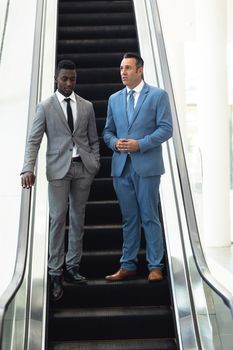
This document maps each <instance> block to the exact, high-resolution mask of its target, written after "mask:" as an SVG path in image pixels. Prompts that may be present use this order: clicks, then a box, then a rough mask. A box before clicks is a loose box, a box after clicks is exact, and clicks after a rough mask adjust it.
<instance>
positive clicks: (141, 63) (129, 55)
mask: <svg viewBox="0 0 233 350" xmlns="http://www.w3.org/2000/svg"><path fill="white" fill-rule="evenodd" d="M123 58H135V60H136V66H137V68H140V67H143V66H144V61H143V59H142V57H141V56H140V55H138V54H136V53H133V52H126V53H125V54H124V56H123Z"/></svg>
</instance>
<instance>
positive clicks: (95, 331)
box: [50, 313, 174, 340]
mask: <svg viewBox="0 0 233 350" xmlns="http://www.w3.org/2000/svg"><path fill="white" fill-rule="evenodd" d="M52 322H53V329H51V334H50V339H51V340H53V339H54V338H55V339H56V340H86V339H89V340H91V339H93V340H94V339H123V338H126V339H129V338H134V337H135V334H140V337H141V338H152V337H156V338H167V337H174V332H173V324H172V322H173V321H172V315H171V313H165V314H164V315H154V316H148V315H146V316H140V315H137V316H136V315H135V316H134V317H127V316H125V317H111V315H109V316H108V317H99V318H98V319H96V317H82V318H74V319H70V318H64V319H63V320H58V319H53V321H52ZM64 326H65V328H66V332H64Z"/></svg>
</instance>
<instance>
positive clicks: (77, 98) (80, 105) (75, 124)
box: [74, 94, 83, 132]
mask: <svg viewBox="0 0 233 350" xmlns="http://www.w3.org/2000/svg"><path fill="white" fill-rule="evenodd" d="M75 99H76V105H77V118H76V120H75V123H74V132H75V130H76V129H77V128H78V125H79V123H80V115H83V113H82V107H83V105H82V100H81V99H80V98H79V96H78V95H77V94H75Z"/></svg>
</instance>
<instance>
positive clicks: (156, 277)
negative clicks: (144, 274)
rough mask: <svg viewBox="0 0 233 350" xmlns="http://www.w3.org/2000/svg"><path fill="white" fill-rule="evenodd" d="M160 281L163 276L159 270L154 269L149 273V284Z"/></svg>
mask: <svg viewBox="0 0 233 350" xmlns="http://www.w3.org/2000/svg"><path fill="white" fill-rule="evenodd" d="M162 279H163V274H162V271H161V270H160V269H159V268H154V269H152V270H151V271H150V273H149V276H148V281H149V282H156V281H161V280H162Z"/></svg>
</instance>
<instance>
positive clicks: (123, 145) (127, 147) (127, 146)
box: [115, 139, 139, 153]
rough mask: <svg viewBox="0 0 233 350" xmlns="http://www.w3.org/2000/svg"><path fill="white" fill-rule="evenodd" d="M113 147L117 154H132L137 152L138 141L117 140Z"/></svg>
mask: <svg viewBox="0 0 233 350" xmlns="http://www.w3.org/2000/svg"><path fill="white" fill-rule="evenodd" d="M115 146H116V149H117V151H119V152H128V153H133V152H138V151H139V144H138V141H137V140H134V139H118V140H117V142H116V144H115Z"/></svg>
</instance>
